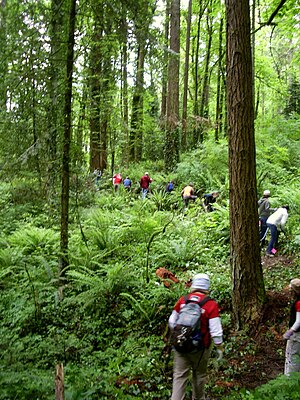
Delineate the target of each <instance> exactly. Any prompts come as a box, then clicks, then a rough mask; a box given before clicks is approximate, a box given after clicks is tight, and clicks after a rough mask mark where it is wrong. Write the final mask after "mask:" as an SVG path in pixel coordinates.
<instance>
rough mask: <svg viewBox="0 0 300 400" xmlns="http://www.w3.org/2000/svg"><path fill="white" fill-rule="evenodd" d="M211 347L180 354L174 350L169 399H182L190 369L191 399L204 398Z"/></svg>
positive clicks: (201, 399) (202, 399)
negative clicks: (171, 386)
mask: <svg viewBox="0 0 300 400" xmlns="http://www.w3.org/2000/svg"><path fill="white" fill-rule="evenodd" d="M210 353H211V349H204V350H200V351H198V352H196V353H188V354H182V353H179V352H178V351H176V350H174V366H173V388H172V397H171V400H184V398H185V389H186V385H187V381H188V379H189V374H190V371H192V389H193V400H205V393H204V385H205V383H206V378H207V364H208V360H209V357H210Z"/></svg>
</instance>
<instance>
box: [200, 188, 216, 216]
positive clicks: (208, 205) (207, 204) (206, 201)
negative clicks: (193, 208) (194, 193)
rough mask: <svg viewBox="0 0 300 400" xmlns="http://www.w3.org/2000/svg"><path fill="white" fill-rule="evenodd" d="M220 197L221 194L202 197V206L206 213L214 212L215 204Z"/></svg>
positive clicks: (207, 194)
mask: <svg viewBox="0 0 300 400" xmlns="http://www.w3.org/2000/svg"><path fill="white" fill-rule="evenodd" d="M218 196H219V192H212V193H206V194H204V195H203V196H202V205H203V208H204V211H205V212H212V211H214V210H215V209H214V207H213V206H212V204H213V203H215V202H216V201H217V197H218Z"/></svg>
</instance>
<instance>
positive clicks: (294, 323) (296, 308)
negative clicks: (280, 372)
mask: <svg viewBox="0 0 300 400" xmlns="http://www.w3.org/2000/svg"><path fill="white" fill-rule="evenodd" d="M290 289H291V292H292V295H293V297H294V299H295V301H294V302H293V304H292V307H291V313H290V321H289V329H288V330H287V331H286V332H285V334H284V335H283V338H284V339H285V340H287V343H286V350H285V366H284V374H285V375H289V374H290V373H291V372H300V279H297V278H296V279H292V280H291V282H290Z"/></svg>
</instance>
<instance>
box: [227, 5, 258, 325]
mask: <svg viewBox="0 0 300 400" xmlns="http://www.w3.org/2000/svg"><path fill="white" fill-rule="evenodd" d="M226 12H227V107H228V135H229V178H230V196H229V198H230V239H231V248H230V256H231V268H232V280H233V294H232V303H233V316H234V320H235V324H236V327H237V328H238V329H245V328H249V327H250V326H251V325H252V324H253V323H255V322H257V321H258V318H259V315H260V312H261V309H262V305H263V301H264V295H265V292H264V282H263V273H262V266H261V260H260V246H259V234H258V212H257V191H256V172H255V141H254V110H253V86H252V63H251V45H250V9H249V0H239V1H236V0H226Z"/></svg>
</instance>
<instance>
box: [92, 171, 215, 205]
mask: <svg viewBox="0 0 300 400" xmlns="http://www.w3.org/2000/svg"><path fill="white" fill-rule="evenodd" d="M94 176H95V182H96V185H97V186H99V182H100V179H101V176H102V173H101V171H100V169H98V168H97V169H95V171H94ZM152 181H153V179H152V178H150V176H149V172H145V173H144V175H143V176H142V177H141V178H140V181H139V186H140V190H141V197H142V199H145V198H146V197H147V195H148V193H149V190H150V184H151V183H152ZM112 184H113V188H114V191H115V192H118V191H119V188H120V187H121V186H122V185H123V187H124V189H125V190H126V191H130V190H131V189H132V180H131V179H130V177H129V176H126V178H125V179H124V180H123V177H122V174H121V173H120V172H118V173H114V174H113V177H112ZM174 189H175V182H174V180H170V181H169V182H168V183H167V185H166V187H165V192H166V193H172V192H173V191H174ZM218 196H219V192H217V191H213V192H211V193H205V194H203V196H202V198H201V202H202V206H203V209H204V211H205V212H211V211H214V207H213V204H214V203H215V202H216V200H217V197H218ZM181 198H182V201H183V205H184V207H185V209H187V208H188V206H189V203H190V201H195V200H196V199H197V198H198V196H197V194H196V193H195V190H194V185H193V183H189V184H188V185H186V186H185V187H184V188H183V189H182V191H181Z"/></svg>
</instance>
